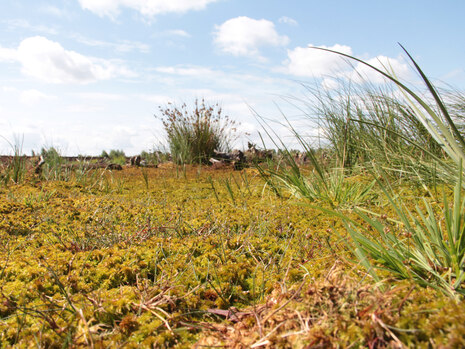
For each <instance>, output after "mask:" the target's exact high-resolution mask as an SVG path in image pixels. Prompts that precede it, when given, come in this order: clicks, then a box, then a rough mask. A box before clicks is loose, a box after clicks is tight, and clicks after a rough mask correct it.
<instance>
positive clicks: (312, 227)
mask: <svg viewBox="0 0 465 349" xmlns="http://www.w3.org/2000/svg"><path fill="white" fill-rule="evenodd" d="M352 180H353V181H357V182H361V183H370V179H369V178H368V176H367V178H365V177H363V176H361V175H359V176H358V177H354V178H352ZM396 190H397V193H399V194H401V195H402V196H403V197H404V198H405V199H406V200H407V201H409V200H410V201H411V202H416V201H418V198H419V197H420V196H424V191H423V189H422V188H421V187H417V188H415V187H411V186H404V187H402V186H399V187H398V188H397V189H396ZM386 203H387V199H386V198H385V197H384V196H383V195H382V192H381V190H378V189H376V188H373V190H372V195H370V196H369V197H367V199H366V200H365V202H364V203H363V204H362V205H360V207H365V208H367V209H370V210H373V211H374V212H379V213H380V214H383V215H386V217H391V216H392V215H393V212H392V209H391V208H390V206H389V205H387V204H386ZM345 212H346V214H347V215H349V216H351V214H352V213H351V208H350V207H348V208H347V209H345ZM0 217H1V218H0V235H1V236H0V239H1V240H0V241H1V244H0V247H1V249H0V298H1V301H0V340H1V346H2V347H10V346H17V347H31V346H37V347H79V346H86V347H87V346H90V347H96V348H106V347H178V348H182V347H198V348H200V347H215V346H227V347H238V348H246V347H251V346H252V347H270V348H271V347H289V348H290V347H293V348H304V347H349V346H352V347H373V348H374V347H406V346H410V347H425V348H426V347H431V346H433V347H442V345H445V346H444V347H463V346H464V345H465V342H464V336H463V333H465V311H464V310H465V303H464V302H463V301H461V300H452V299H451V298H450V297H447V295H444V293H442V292H440V291H438V290H434V289H432V288H425V287H421V286H419V285H418V284H415V283H413V282H411V281H402V282H399V281H395V280H394V279H393V278H392V275H391V274H388V273H385V274H381V275H382V277H383V280H382V282H381V284H382V285H381V284H376V283H375V282H374V280H373V279H372V278H371V276H370V275H369V274H367V272H366V270H365V269H363V268H362V267H361V266H360V265H359V264H358V263H357V261H356V260H355V258H354V255H353V254H352V252H351V249H349V248H348V247H347V245H346V243H345V242H344V241H345V238H346V237H347V233H346V231H345V228H344V225H343V223H342V221H341V220H340V219H338V218H337V217H335V216H334V215H331V214H329V213H325V212H324V211H322V210H318V209H316V208H312V207H310V206H309V205H307V204H306V202H305V201H302V200H300V199H297V198H295V197H294V196H291V195H289V194H284V195H281V196H277V195H276V193H275V192H274V191H273V190H270V189H269V187H268V186H267V185H266V183H265V182H264V181H263V179H262V177H261V176H260V173H259V171H258V170H257V169H254V168H247V169H244V170H242V171H233V170H232V169H221V170H212V169H210V168H208V167H205V166H198V165H192V166H176V165H173V164H170V163H167V164H161V165H160V166H159V167H158V168H125V169H124V170H123V171H109V170H93V171H89V172H88V173H86V175H85V176H77V175H76V174H71V175H70V176H68V177H67V178H66V180H49V181H45V180H42V179H40V178H39V177H38V176H37V175H34V174H32V173H29V174H28V175H27V179H26V180H24V181H22V182H21V183H19V184H14V185H7V186H3V187H1V188H0ZM353 218H354V219H358V220H359V221H360V219H359V218H357V216H353ZM392 228H393V229H394V228H395V225H394V223H393V224H392ZM376 234H377V233H376V231H374V230H373V236H376Z"/></svg>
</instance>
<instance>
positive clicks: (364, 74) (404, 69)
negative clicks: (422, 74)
mask: <svg viewBox="0 0 465 349" xmlns="http://www.w3.org/2000/svg"><path fill="white" fill-rule="evenodd" d="M365 62H366V63H368V64H371V65H372V66H374V67H376V68H378V69H380V70H381V71H383V72H388V73H391V72H394V73H395V75H396V76H397V77H398V78H400V79H407V78H409V77H410V73H411V71H410V69H409V66H408V64H407V63H406V62H405V60H404V59H403V58H402V57H399V58H390V57H386V56H377V57H374V58H371V59H368V60H365ZM349 78H351V79H352V80H354V81H358V82H362V81H370V82H373V83H377V84H381V83H385V82H387V79H386V78H384V77H383V76H382V75H381V74H380V73H378V72H376V71H375V70H373V69H372V68H370V67H368V66H366V65H365V64H362V63H357V65H356V66H355V70H354V71H353V72H352V73H351V74H350V76H349Z"/></svg>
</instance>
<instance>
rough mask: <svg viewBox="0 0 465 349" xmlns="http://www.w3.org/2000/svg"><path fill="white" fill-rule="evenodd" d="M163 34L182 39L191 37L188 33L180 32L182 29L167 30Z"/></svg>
mask: <svg viewBox="0 0 465 349" xmlns="http://www.w3.org/2000/svg"><path fill="white" fill-rule="evenodd" d="M165 33H166V34H167V35H172V36H180V37H183V38H190V37H191V35H190V34H189V33H188V32H186V31H185V30H182V29H172V30H167V31H166V32H165Z"/></svg>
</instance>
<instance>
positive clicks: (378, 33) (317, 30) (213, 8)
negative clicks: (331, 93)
mask: <svg viewBox="0 0 465 349" xmlns="http://www.w3.org/2000/svg"><path fill="white" fill-rule="evenodd" d="M463 13H465V2H463V1H460V0H444V1H429V0H428V1H426V0H422V1H417V0H408V1H406V0H403V1H397V0H390V1H373V0H371V1H364V0H363V1H357V0H354V1H346V0H339V1H336V0H326V1H311V0H307V1H303V0H300V1H297V0H287V1H278V0H170V1H166V0H62V1H59V0H56V1H41V0H20V1H12V0H6V1H2V2H0V136H2V137H4V138H6V139H8V140H9V141H10V142H13V141H14V139H15V137H16V138H20V139H24V141H23V150H24V151H25V152H26V153H30V151H31V150H36V151H37V150H40V148H41V147H43V146H45V147H49V146H54V147H56V148H58V149H59V150H60V151H61V152H62V153H63V154H79V153H80V154H99V153H100V152H101V151H102V150H104V149H105V150H110V149H123V150H124V151H125V152H126V153H127V154H136V153H139V152H140V151H142V150H149V149H152V148H153V147H154V146H158V145H159V144H161V143H163V130H162V127H161V123H160V121H159V120H157V119H155V118H154V116H153V115H154V114H155V113H157V111H158V106H159V105H166V103H167V102H169V101H173V102H176V103H177V104H181V103H182V102H187V103H192V101H193V100H194V99H195V98H202V97H205V98H206V99H207V100H208V101H210V102H211V103H216V102H219V103H220V104H221V105H222V106H223V108H224V110H225V111H226V113H227V114H228V115H230V116H231V118H233V119H235V120H237V121H239V122H240V123H241V129H242V131H243V132H248V133H249V134H250V136H248V138H249V139H251V140H252V141H257V140H258V139H259V138H258V133H257V132H258V131H260V126H259V125H258V124H257V122H256V120H255V118H254V116H253V113H252V112H251V109H253V110H255V111H256V112H258V113H259V114H260V115H262V116H265V117H267V118H272V119H277V120H279V119H280V118H282V116H281V114H280V113H281V111H280V109H281V110H282V111H284V112H285V113H286V115H287V116H288V117H289V118H290V119H293V118H295V119H296V120H297V119H298V118H299V116H300V115H301V112H300V111H299V110H297V109H295V108H293V107H292V106H291V105H289V104H287V103H286V102H285V101H283V98H282V97H283V96H296V97H299V98H300V97H303V96H304V95H303V88H302V86H301V84H300V83H299V82H301V81H303V82H309V83H312V84H317V85H321V86H324V87H326V88H337V83H336V80H334V77H341V76H345V77H348V76H349V77H350V76H353V75H352V74H353V69H356V68H357V67H356V66H355V67H351V66H349V65H347V64H344V63H342V62H341V61H340V60H339V58H338V57H337V56H334V55H328V54H324V53H322V52H321V51H317V50H311V49H308V48H307V47H308V46H309V45H314V46H324V47H329V48H333V49H336V50H340V51H343V52H346V53H350V54H352V55H355V56H357V57H359V58H363V59H365V60H367V61H369V62H372V63H375V64H377V63H376V62H378V61H380V62H386V61H387V60H389V63H390V65H391V66H392V67H393V68H394V69H395V70H396V71H397V72H398V73H399V75H401V76H402V77H404V78H406V79H410V80H411V81H413V82H414V81H415V79H416V77H415V74H414V73H412V71H411V70H410V68H409V65H408V64H407V61H406V59H405V57H404V56H403V55H402V54H401V49H400V47H399V46H398V45H397V42H400V43H402V44H403V45H404V46H405V47H406V48H407V49H408V50H409V51H410V52H411V53H412V54H413V56H414V57H415V59H416V60H417V61H418V63H419V64H420V66H421V67H422V68H423V69H424V71H425V72H426V73H427V74H428V76H430V77H432V78H434V79H438V80H441V81H445V82H447V83H449V84H451V85H453V86H454V87H456V88H458V89H462V90H463V89H464V88H465V70H464V62H465V39H464V36H463V34H464V33H465V30H464V29H465V25H464V22H463V18H462V17H463ZM361 71H362V72H364V73H366V74H367V77H368V78H372V79H374V81H375V82H381V81H378V80H379V77H377V76H376V75H374V74H373V73H371V72H367V71H364V70H363V69H362V70H361ZM308 127H309V128H310V129H309V130H306V132H307V131H308V132H309V133H310V134H311V133H312V132H315V130H312V129H311V126H310V125H309V126H308ZM275 130H276V131H277V132H278V133H279V134H282V135H285V134H286V131H285V130H284V129H283V128H281V127H279V126H276V127H275ZM4 138H1V139H0V153H11V148H10V146H9V145H8V143H7V142H6V141H5V139H4ZM244 143H247V138H243V139H242V140H240V141H239V142H238V144H236V146H237V147H242V145H243V144H244Z"/></svg>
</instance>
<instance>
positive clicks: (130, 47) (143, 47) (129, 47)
mask: <svg viewBox="0 0 465 349" xmlns="http://www.w3.org/2000/svg"><path fill="white" fill-rule="evenodd" d="M72 37H73V38H74V39H76V40H77V41H78V42H80V43H82V44H84V45H87V46H92V47H109V48H111V49H113V50H115V51H117V52H123V53H124V52H131V51H139V52H142V53H148V52H150V46H149V45H147V44H145V43H143V42H139V41H129V40H120V41H118V42H116V43H114V42H107V41H101V40H94V39H89V38H86V37H84V36H82V35H80V34H75V35H72Z"/></svg>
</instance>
